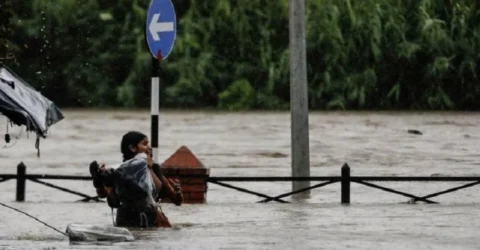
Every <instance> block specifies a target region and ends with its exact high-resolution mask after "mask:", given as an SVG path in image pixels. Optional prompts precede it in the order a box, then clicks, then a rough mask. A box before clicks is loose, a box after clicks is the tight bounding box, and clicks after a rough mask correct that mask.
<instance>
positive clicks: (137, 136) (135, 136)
mask: <svg viewBox="0 0 480 250" xmlns="http://www.w3.org/2000/svg"><path fill="white" fill-rule="evenodd" d="M145 138H147V136H146V135H145V134H143V133H140V132H138V131H129V132H128V133H126V134H124V135H123V137H122V142H121V143H120V151H121V152H122V154H123V161H128V160H130V159H132V158H133V157H135V153H134V152H132V151H131V150H130V146H136V145H137V144H138V143H140V142H141V141H142V140H143V139H145Z"/></svg>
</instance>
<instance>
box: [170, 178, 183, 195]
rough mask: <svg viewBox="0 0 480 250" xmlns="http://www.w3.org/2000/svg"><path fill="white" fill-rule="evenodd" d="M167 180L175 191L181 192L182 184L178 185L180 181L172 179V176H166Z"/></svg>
mask: <svg viewBox="0 0 480 250" xmlns="http://www.w3.org/2000/svg"><path fill="white" fill-rule="evenodd" d="M168 182H169V183H170V185H171V186H172V187H173V190H174V191H175V192H177V193H181V192H182V186H181V185H180V182H179V181H178V180H177V181H175V180H173V179H172V178H168Z"/></svg>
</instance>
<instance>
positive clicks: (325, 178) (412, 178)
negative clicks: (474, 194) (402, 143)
mask: <svg viewBox="0 0 480 250" xmlns="http://www.w3.org/2000/svg"><path fill="white" fill-rule="evenodd" d="M182 177H183V176H182ZM347 179H348V180H350V181H480V176H351V177H349V178H347ZM210 180H212V181H341V180H343V178H342V177H341V176H314V177H260V176H259V177H207V181H210Z"/></svg>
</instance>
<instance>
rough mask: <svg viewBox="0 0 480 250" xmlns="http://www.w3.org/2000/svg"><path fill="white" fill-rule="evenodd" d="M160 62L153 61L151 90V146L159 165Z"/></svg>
mask: <svg viewBox="0 0 480 250" xmlns="http://www.w3.org/2000/svg"><path fill="white" fill-rule="evenodd" d="M159 68H160V61H159V60H158V59H156V58H153V59H152V88H151V107H150V110H151V130H150V134H151V139H150V140H151V146H152V153H153V160H154V161H155V162H157V163H158V158H159V157H158V154H159V151H158V129H159V126H158V125H159V121H158V114H159V109H160V77H159Z"/></svg>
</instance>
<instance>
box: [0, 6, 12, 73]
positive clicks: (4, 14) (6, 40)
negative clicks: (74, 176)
mask: <svg viewBox="0 0 480 250" xmlns="http://www.w3.org/2000/svg"><path fill="white" fill-rule="evenodd" d="M12 16H13V12H12V3H11V0H2V2H0V65H1V64H2V63H5V62H7V61H9V60H10V59H13V53H12V52H13V44H12V42H11V39H12V23H11V18H12Z"/></svg>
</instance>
